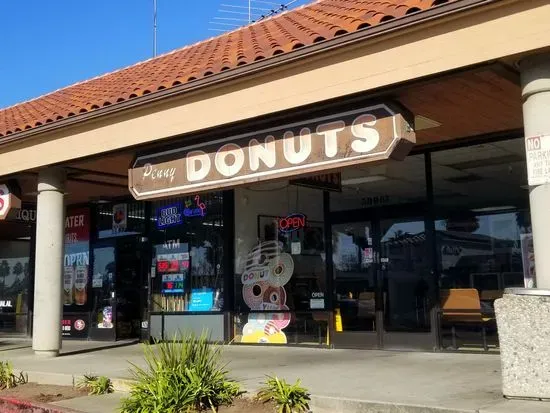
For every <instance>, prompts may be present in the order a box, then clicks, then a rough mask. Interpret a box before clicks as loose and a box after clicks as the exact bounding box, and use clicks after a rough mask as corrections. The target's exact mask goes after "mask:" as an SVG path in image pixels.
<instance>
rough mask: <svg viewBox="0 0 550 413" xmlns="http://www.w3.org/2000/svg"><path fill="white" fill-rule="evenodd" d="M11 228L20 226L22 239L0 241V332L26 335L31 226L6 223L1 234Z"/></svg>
mask: <svg viewBox="0 0 550 413" xmlns="http://www.w3.org/2000/svg"><path fill="white" fill-rule="evenodd" d="M8 226H13V227H14V229H15V227H17V228H18V229H19V231H18V235H23V237H22V238H23V239H21V240H16V239H12V240H2V239H0V332H1V333H22V334H26V333H27V322H28V310H29V309H28V305H29V292H30V287H31V282H32V277H31V274H32V269H31V267H30V265H31V260H30V250H31V242H30V236H29V237H28V238H29V239H28V240H27V239H25V238H27V237H26V236H24V235H26V233H28V235H30V227H28V226H24V225H21V224H13V223H7V222H4V223H2V224H0V228H1V229H0V231H2V232H3V231H4V230H5V229H7V227H8ZM10 234H14V233H13V232H10Z"/></svg>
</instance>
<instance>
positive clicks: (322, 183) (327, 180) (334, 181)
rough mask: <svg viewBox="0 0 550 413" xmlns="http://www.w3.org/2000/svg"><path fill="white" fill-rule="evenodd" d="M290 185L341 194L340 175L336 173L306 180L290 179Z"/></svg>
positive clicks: (310, 177) (309, 177)
mask: <svg viewBox="0 0 550 413" xmlns="http://www.w3.org/2000/svg"><path fill="white" fill-rule="evenodd" d="M290 184H291V185H297V186H306V187H308V188H315V189H320V190H325V191H334V192H342V174H341V173H339V172H336V173H333V174H323V175H315V176H308V177H306V178H299V179H292V180H291V181H290Z"/></svg>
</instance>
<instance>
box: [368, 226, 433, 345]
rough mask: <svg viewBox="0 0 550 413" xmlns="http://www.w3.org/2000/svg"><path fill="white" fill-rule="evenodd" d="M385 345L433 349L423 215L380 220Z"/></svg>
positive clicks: (429, 270)
mask: <svg viewBox="0 0 550 413" xmlns="http://www.w3.org/2000/svg"><path fill="white" fill-rule="evenodd" d="M378 245H379V248H380V254H379V257H380V263H379V278H380V287H381V289H382V296H383V300H384V303H383V309H384V317H383V320H384V321H383V338H382V340H383V346H384V348H425V349H428V350H432V349H433V340H432V336H431V334H430V330H431V322H430V308H431V305H430V303H432V302H433V300H431V298H430V297H431V292H433V291H434V285H433V281H434V280H433V276H432V273H431V263H430V262H429V254H428V253H427V252H428V248H427V242H426V231H425V225H424V219H423V218H397V219H381V220H380V240H379V243H378Z"/></svg>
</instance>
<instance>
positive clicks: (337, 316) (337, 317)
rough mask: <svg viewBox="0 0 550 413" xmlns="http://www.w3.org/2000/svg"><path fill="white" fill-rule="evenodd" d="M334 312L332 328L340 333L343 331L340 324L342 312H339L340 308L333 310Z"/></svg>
mask: <svg viewBox="0 0 550 413" xmlns="http://www.w3.org/2000/svg"><path fill="white" fill-rule="evenodd" d="M335 312H336V314H335V315H334V329H335V330H336V332H338V333H341V332H342V331H344V328H343V326H342V314H340V309H339V308H337V309H336V310H335Z"/></svg>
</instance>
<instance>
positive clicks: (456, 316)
mask: <svg viewBox="0 0 550 413" xmlns="http://www.w3.org/2000/svg"><path fill="white" fill-rule="evenodd" d="M441 320H442V323H443V324H449V325H451V331H452V340H453V348H455V349H456V348H457V345H456V328H455V326H456V325H459V324H461V325H480V326H481V335H482V339H483V349H484V350H485V351H487V350H488V346H487V331H486V325H487V324H488V323H489V322H491V321H493V320H494V318H493V317H486V316H485V315H484V314H482V312H481V301H480V299H479V293H478V291H477V290H476V289H475V288H453V289H450V290H441Z"/></svg>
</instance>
